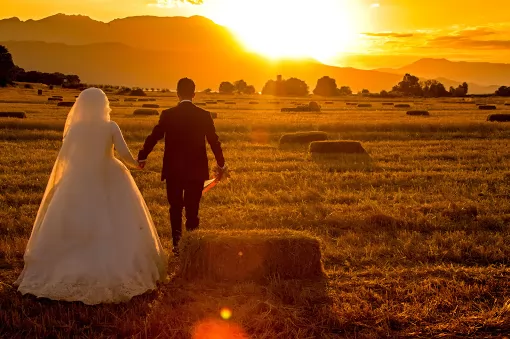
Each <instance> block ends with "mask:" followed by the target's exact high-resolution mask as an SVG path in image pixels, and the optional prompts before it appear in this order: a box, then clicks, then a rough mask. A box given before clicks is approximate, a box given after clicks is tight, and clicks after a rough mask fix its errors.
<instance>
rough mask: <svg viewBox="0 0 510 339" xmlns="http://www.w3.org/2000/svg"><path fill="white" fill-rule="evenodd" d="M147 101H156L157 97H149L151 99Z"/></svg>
mask: <svg viewBox="0 0 510 339" xmlns="http://www.w3.org/2000/svg"><path fill="white" fill-rule="evenodd" d="M147 101H156V99H155V98H149V99H147Z"/></svg>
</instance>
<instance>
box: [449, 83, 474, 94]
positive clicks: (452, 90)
mask: <svg viewBox="0 0 510 339" xmlns="http://www.w3.org/2000/svg"><path fill="white" fill-rule="evenodd" d="M468 90H469V87H468V84H467V83H466V82H464V83H462V84H461V85H459V87H457V88H454V87H450V94H451V95H452V96H454V97H465V96H466V95H467V93H468Z"/></svg>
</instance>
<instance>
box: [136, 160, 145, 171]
mask: <svg viewBox="0 0 510 339" xmlns="http://www.w3.org/2000/svg"><path fill="white" fill-rule="evenodd" d="M146 162H147V160H138V166H139V167H140V169H144V168H145V163H146Z"/></svg>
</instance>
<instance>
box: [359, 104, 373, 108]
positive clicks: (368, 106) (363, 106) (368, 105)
mask: <svg viewBox="0 0 510 339" xmlns="http://www.w3.org/2000/svg"><path fill="white" fill-rule="evenodd" d="M358 107H359V108H370V107H372V104H358Z"/></svg>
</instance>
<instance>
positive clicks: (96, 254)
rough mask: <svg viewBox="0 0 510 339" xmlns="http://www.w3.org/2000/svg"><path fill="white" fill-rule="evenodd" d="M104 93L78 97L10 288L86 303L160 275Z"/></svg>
mask: <svg viewBox="0 0 510 339" xmlns="http://www.w3.org/2000/svg"><path fill="white" fill-rule="evenodd" d="M114 146H115V149H116V150H117V152H118V153H119V155H120V156H121V158H122V160H124V161H125V162H126V163H128V164H131V165H133V166H137V165H138V163H137V162H136V161H135V159H133V157H132V155H131V153H130V151H129V149H128V147H127V145H126V143H125V141H124V138H123V137H122V134H121V131H120V129H119V127H118V125H117V124H116V123H114V122H112V121H110V107H109V102H108V99H107V97H106V95H105V94H104V93H103V91H101V90H99V89H95V88H93V89H88V90H86V91H84V92H82V93H81V94H80V96H79V97H78V99H77V101H76V103H75V105H74V107H73V108H72V110H71V112H70V113H69V115H68V118H67V121H66V126H65V130H64V140H63V143H62V148H61V150H60V153H59V155H58V158H57V161H56V162H55V165H54V167H53V171H52V173H51V177H50V179H49V182H48V186H47V188H46V192H45V194H44V197H43V200H42V203H41V206H40V208H39V212H38V214H37V218H36V220H35V224H34V228H33V230H32V235H31V236H30V240H29V241H28V245H27V249H26V252H25V257H24V258H25V267H24V269H23V272H22V273H21V275H20V277H19V278H18V280H17V281H16V284H17V285H18V290H19V291H20V292H21V293H23V294H26V293H29V294H33V295H35V296H37V297H45V298H49V299H54V300H66V301H82V302H83V303H85V304H89V305H93V304H99V303H115V302H123V301H128V300H130V299H131V298H132V297H133V296H136V295H140V294H143V293H144V292H146V291H149V290H153V289H155V288H156V282H158V281H162V280H164V279H165V278H166V268H167V257H166V254H165V253H164V251H163V248H162V246H161V243H160V241H159V238H158V234H157V232H156V229H155V227H154V223H153V221H152V219H151V216H150V213H149V210H148V209H147V206H146V205H145V202H144V199H143V197H142V195H141V194H140V191H139V190H138V188H137V186H136V184H135V182H134V180H133V178H132V177H131V174H130V173H129V171H128V170H127V168H126V167H125V166H124V165H123V164H122V163H121V162H120V161H119V160H117V159H116V158H115V157H114V151H113V149H114Z"/></svg>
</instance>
